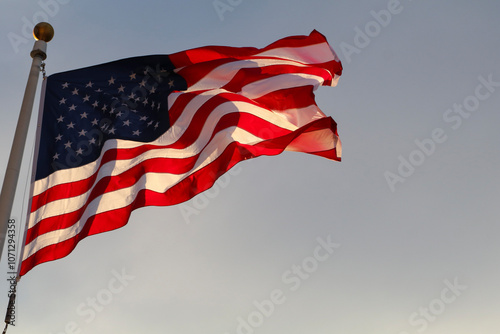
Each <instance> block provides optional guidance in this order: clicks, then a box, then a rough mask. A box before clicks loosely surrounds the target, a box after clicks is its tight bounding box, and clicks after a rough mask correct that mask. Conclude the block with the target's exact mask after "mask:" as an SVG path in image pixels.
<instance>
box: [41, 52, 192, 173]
mask: <svg viewBox="0 0 500 334" xmlns="http://www.w3.org/2000/svg"><path fill="white" fill-rule="evenodd" d="M173 70H174V66H173V65H172V63H171V62H170V59H169V58H168V56H147V57H135V58H128V59H123V60H119V61H115V62H111V63H106V64H101V65H97V66H92V67H87V68H83V69H79V70H74V71H68V72H63V73H58V74H54V75H51V76H49V77H48V78H47V83H46V94H45V101H44V110H43V120H42V129H43V130H42V131H41V138H40V146H39V153H38V163H37V171H36V179H37V180H38V179H42V178H45V177H46V176H48V175H50V174H51V173H53V172H54V171H56V170H60V169H67V168H74V167H78V166H82V165H85V164H87V163H90V162H92V161H95V160H96V159H97V158H98V157H99V155H100V153H101V150H102V147H103V145H104V142H105V141H106V140H108V139H125V140H133V141H139V142H149V141H153V140H155V139H157V138H158V137H159V136H160V135H162V134H163V133H164V132H165V131H166V130H168V128H169V127H170V122H169V114H168V95H169V94H170V93H171V92H172V91H174V90H185V89H186V82H185V80H184V79H183V78H182V77H181V76H179V75H177V74H175V73H174V72H173Z"/></svg>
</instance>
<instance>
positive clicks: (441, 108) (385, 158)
mask: <svg viewBox="0 0 500 334" xmlns="http://www.w3.org/2000/svg"><path fill="white" fill-rule="evenodd" d="M499 13H500V4H499V3H498V2H497V1H494V0H478V1H465V0H455V1H451V0H443V1H423V0H399V1H398V0H371V1H367V0H364V1H357V2H355V3H354V2H353V1H347V0H341V1H332V0H330V1H327V0H309V1H298V0H286V1H285V0H272V1H271V0H254V1H250V0H217V1H213V0H183V1H158V0H157V1H152V0H145V1H140V2H139V1H129V0H124V1H114V2H111V1H102V0H101V1H97V0H88V1H71V0H40V1H35V0H32V1H31V0H30V1H28V0H0V16H1V20H0V27H1V29H0V31H1V33H0V37H1V45H2V47H1V48H0V73H1V77H0V101H1V107H0V113H1V119H2V124H1V130H0V138H1V142H2V143H3V144H2V146H1V148H0V152H1V156H2V157H3V158H2V159H1V161H0V167H1V168H0V169H1V171H2V173H3V171H4V170H5V167H6V164H7V157H8V154H9V150H10V144H11V141H12V137H13V133H14V128H15V125H16V122H17V115H18V113H19V108H20V105H21V100H22V95H23V92H24V87H25V85H26V79H27V75H28V71H29V66H30V63H31V58H30V57H29V52H30V50H31V48H32V45H33V39H32V38H31V37H30V36H29V32H30V31H31V29H32V27H33V26H34V24H35V23H37V22H38V21H42V20H48V21H49V22H50V23H51V24H52V25H53V26H54V28H55V37H54V39H53V41H51V42H50V43H49V44H48V59H47V60H46V63H47V66H46V68H47V72H48V74H51V73H56V72H60V71H66V70H70V69H75V68H80V67H84V66H89V65H95V64H99V63H103V62H107V61H111V60H116V59H120V58H125V57H131V56H139V55H147V54H169V53H173V52H176V51H181V50H185V49H189V48H193V47H198V46H203V45H210V44H216V45H230V46H255V47H263V46H265V45H267V44H269V43H271V42H273V41H275V40H277V39H279V38H282V37H285V36H289V35H307V34H309V33H310V32H311V31H312V30H313V29H317V30H318V31H320V32H321V33H323V34H324V35H325V36H326V37H327V39H328V40H329V42H330V44H331V45H332V47H333V48H334V49H335V50H336V51H337V53H338V55H339V57H340V58H341V60H342V62H343V65H344V74H343V76H342V77H341V79H340V81H339V85H338V86H337V87H335V88H331V87H320V89H319V90H318V91H317V103H318V105H319V106H320V107H321V109H322V110H323V111H324V112H325V113H326V114H327V115H330V116H332V117H333V118H334V119H335V120H336V121H337V123H338V131H339V134H340V138H341V140H342V143H343V161H342V162H340V163H338V162H333V161H329V160H326V159H323V158H319V157H315V156H309V155H306V154H300V153H294V152H285V153H284V154H282V155H280V156H277V157H261V158H258V159H255V160H251V161H246V162H244V163H242V164H239V165H238V166H237V167H235V169H234V170H233V171H232V172H231V173H229V174H227V175H226V176H225V177H224V178H222V179H221V180H220V181H219V182H218V183H217V184H216V185H215V187H214V188H213V189H212V190H211V191H210V192H209V193H207V194H203V195H200V196H198V197H197V198H195V199H193V200H191V201H189V202H187V203H184V204H181V205H179V206H174V207H162V208H154V207H150V208H142V209H139V210H137V211H135V212H134V213H133V215H132V218H131V220H130V222H129V224H128V225H127V226H126V227H124V228H122V229H119V230H116V231H113V232H109V233H104V234H101V235H98V236H94V237H90V238H87V239H85V240H84V241H83V242H81V243H80V244H79V245H78V247H77V248H76V250H75V251H74V252H73V253H72V254H70V255H69V256H68V257H66V258H64V259H62V260H58V261H54V262H51V263H46V264H42V265H40V266H38V267H36V268H35V269H34V270H32V271H31V272H30V273H28V274H27V275H26V276H25V277H23V279H22V280H21V282H20V284H19V287H18V306H17V310H16V311H17V314H16V318H17V319H16V321H17V322H16V326H15V327H11V328H9V333H13V334H15V333H46V334H49V333H52V334H56V333H57V334H60V333H68V334H69V333H110V332H112V333H124V334H128V333H137V332H145V333H175V334H195V333H196V334H198V333H204V334H226V333H227V334H235V333H237V334H239V333H245V334H252V333H256V334H270V333H289V334H303V333H318V334H322V333H325V334H326V333H328V334H331V333H339V334H362V333H363V334H364V333H373V334H415V333H426V334H434V333H439V334H442V333H454V334H469V333H481V334H489V333H498V328H499V327H500V320H499V318H498V314H499V312H500V290H499V289H498V282H499V281H500V267H499V265H498V264H499V257H498V254H500V243H499V242H498V237H499V234H500V227H499V221H498V217H499V214H500V209H499V208H500V206H499V203H500V195H499V188H500V177H499V172H498V170H499V167H500V148H499V143H500V132H499V131H498V124H500V114H499V106H500V67H499V65H498V60H499V55H500V39H499V38H498V31H500V21H499V20H498V14H499ZM38 98H39V97H38V96H37V101H38ZM36 104H37V103H36ZM35 114H36V110H35V112H34V116H33V117H35ZM32 130H33V131H32V133H33V132H34V128H32ZM33 137H34V136H33V135H30V138H29V140H28V147H27V149H26V155H25V167H24V168H23V176H22V178H21V180H20V182H19V188H18V195H17V197H16V201H15V207H14V210H13V213H12V217H13V218H15V219H16V221H17V222H18V223H19V224H23V223H24V222H23V216H24V211H25V210H26V207H25V205H23V199H25V198H26V190H25V189H26V183H27V181H26V180H27V176H26V175H27V173H28V166H29V164H30V163H31V162H30V161H31V157H30V155H31V154H32V150H33ZM16 234H17V235H20V234H21V231H19V229H18V230H17V231H16ZM7 271H8V269H7V259H6V257H5V256H4V258H3V259H2V263H1V270H0V289H1V290H0V291H1V293H0V295H2V296H4V297H2V299H0V306H2V308H1V309H0V312H3V309H4V306H6V305H7V292H8V289H9V284H8V281H7V280H8V278H9V276H8V274H7ZM2 273H3V274H2ZM2 276H3V277H2ZM1 316H3V313H1Z"/></svg>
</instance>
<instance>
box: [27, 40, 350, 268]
mask: <svg viewBox="0 0 500 334" xmlns="http://www.w3.org/2000/svg"><path fill="white" fill-rule="evenodd" d="M341 73H342V66H341V63H340V61H339V59H338V57H337V55H336V54H335V52H334V51H333V50H332V49H331V47H330V46H329V44H328V42H327V41H326V39H325V37H324V36H323V35H322V34H320V33H319V32H317V31H313V32H312V33H311V34H310V35H309V36H293V37H287V38H284V39H281V40H279V41H277V42H275V43H272V44H270V45H269V46H267V47H265V48H262V49H257V48H250V47H243V48H241V47H225V46H207V47H200V48H195V49H191V50H187V51H183V52H179V53H175V54H171V55H155V56H145V57H135V58H127V59H123V60H118V61H114V62H110V63H106V64H102V65H96V66H92V67H87V68H83V69H78V70H73V71H68V72H63V73H58V74H54V75H51V76H49V77H48V78H47V80H46V93H45V96H44V99H45V100H44V104H43V116H42V117H43V120H42V129H41V134H40V137H39V139H38V158H37V166H36V177H35V181H34V185H33V194H32V203H31V213H30V215H29V218H28V224H27V230H26V235H25V242H24V250H23V254H22V263H21V268H20V275H21V276H22V275H24V274H26V273H27V272H28V271H29V270H31V269H32V268H33V267H35V266H36V265H38V264H40V263H43V262H47V261H52V260H56V259H59V258H62V257H65V256H67V255H68V254H69V253H70V252H71V251H72V250H73V249H74V248H75V246H76V245H77V244H78V242H79V241H80V240H82V239H84V238H85V237H87V236H89V235H93V234H97V233H101V232H106V231H110V230H113V229H117V228H120V227H122V226H124V225H125V224H126V223H127V221H128V219H129V217H130V215H131V212H132V211H133V210H135V209H137V208H140V207H144V206H151V205H154V206H165V205H174V204H178V203H182V202H184V201H187V200H189V199H190V198H192V197H194V196H196V195H197V194H199V193H201V192H203V191H204V190H206V189H209V188H210V187H211V186H212V185H213V184H214V183H215V182H216V180H217V178H218V177H220V176H221V175H223V174H224V173H225V172H227V171H228V170H229V169H230V168H232V167H233V166H234V165H235V164H237V163H238V162H240V161H242V160H246V159H250V158H255V157H258V156H261V155H277V154H280V153H281V152H283V151H284V150H288V151H298V152H305V153H310V154H314V155H318V156H322V157H326V158H328V159H332V160H337V161H340V157H341V144H340V140H339V138H338V134H337V126H336V123H335V121H334V120H333V119H332V118H331V117H327V116H326V115H325V114H324V113H323V112H321V110H320V109H319V108H318V107H317V105H316V103H315V99H314V94H313V92H314V90H316V89H317V88H318V86H320V85H328V86H335V85H336V84H337V81H338V78H339V76H340V75H341Z"/></svg>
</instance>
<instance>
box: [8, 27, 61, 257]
mask: <svg viewBox="0 0 500 334" xmlns="http://www.w3.org/2000/svg"><path fill="white" fill-rule="evenodd" d="M33 36H34V37H35V39H36V42H35V45H34V46H33V50H32V51H31V53H30V55H31V58H33V61H32V63H31V70H30V73H29V77H28V83H27V84H26V90H25V92H24V97H23V103H22V105H21V112H20V113H19V118H18V121H17V127H16V132H15V134H14V141H13V142H12V148H11V151H10V157H9V162H8V164H7V170H6V171H5V177H4V181H3V185H2V193H1V194H0V259H1V258H2V252H3V248H4V243H5V239H6V236H7V226H8V221H9V219H10V214H11V211H12V204H13V202H14V195H15V192H16V186H17V181H18V178H19V171H20V170H21V162H22V158H23V152H24V146H25V143H26V136H27V134H28V128H29V122H30V119H31V111H32V110H33V102H34V100H35V93H36V87H37V84H38V78H39V74H40V70H41V66H42V63H43V61H44V60H45V59H46V58H47V54H46V51H47V42H49V41H50V40H51V39H52V37H53V36H54V29H53V28H52V26H51V25H50V24H49V23H46V22H41V23H38V24H37V25H36V26H35V28H34V29H33Z"/></svg>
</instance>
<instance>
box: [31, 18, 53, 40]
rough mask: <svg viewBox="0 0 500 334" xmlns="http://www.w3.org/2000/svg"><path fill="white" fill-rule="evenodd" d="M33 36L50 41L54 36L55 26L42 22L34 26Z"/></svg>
mask: <svg viewBox="0 0 500 334" xmlns="http://www.w3.org/2000/svg"><path fill="white" fill-rule="evenodd" d="M33 36H34V37H35V39H36V40H37V41H45V42H49V41H50V40H51V39H52V37H54V28H52V26H51V25H50V23H47V22H40V23H38V24H37V25H36V26H35V28H33Z"/></svg>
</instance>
